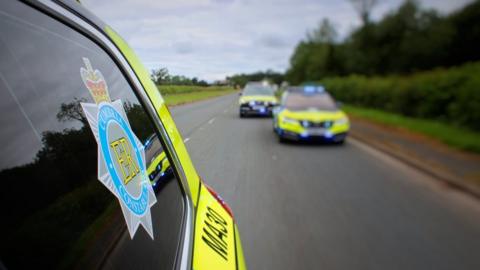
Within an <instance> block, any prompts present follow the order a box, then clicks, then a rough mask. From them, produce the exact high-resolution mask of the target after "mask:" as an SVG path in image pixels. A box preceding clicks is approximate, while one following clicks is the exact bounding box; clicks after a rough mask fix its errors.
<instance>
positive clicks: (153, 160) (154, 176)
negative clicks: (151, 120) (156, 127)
mask: <svg viewBox="0 0 480 270" xmlns="http://www.w3.org/2000/svg"><path fill="white" fill-rule="evenodd" d="M144 147H145V159H146V161H147V175H148V178H149V179H150V183H151V184H152V186H153V190H155V191H158V190H159V189H160V188H161V186H162V184H163V183H165V181H167V180H168V179H169V178H171V177H173V170H172V167H171V166H170V161H169V160H168V158H167V155H166V154H165V152H164V151H163V148H162V145H161V143H160V140H159V139H158V136H157V134H152V135H151V136H150V137H149V138H148V139H147V140H146V141H145V143H144Z"/></svg>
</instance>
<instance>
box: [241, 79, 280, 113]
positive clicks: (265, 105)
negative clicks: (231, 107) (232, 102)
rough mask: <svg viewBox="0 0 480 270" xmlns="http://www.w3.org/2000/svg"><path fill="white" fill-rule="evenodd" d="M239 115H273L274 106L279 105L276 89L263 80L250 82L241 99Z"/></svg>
mask: <svg viewBox="0 0 480 270" xmlns="http://www.w3.org/2000/svg"><path fill="white" fill-rule="evenodd" d="M238 102H239V105H240V108H239V115H240V117H245V116H249V115H257V116H271V115H272V111H273V107H274V106H275V105H277V98H276V97H275V95H274V89H273V87H271V86H270V85H268V84H265V83H261V82H249V83H247V84H246V85H245V88H244V89H243V91H242V94H241V97H240V99H239V101H238Z"/></svg>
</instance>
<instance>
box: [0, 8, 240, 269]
mask: <svg viewBox="0 0 480 270" xmlns="http://www.w3.org/2000/svg"><path fill="white" fill-rule="evenodd" d="M0 25H1V27H0V41H1V42H0V55H1V61H0V112H1V116H0V122H1V123H2V132H0V139H1V141H2V142H3V146H2V147H0V179H1V181H2V184H3V185H2V188H0V211H1V213H2V222H0V231H2V239H1V241H0V269H195V270H211V269H213V270H214V269H221V270H223V269H227V270H228V269H231V270H238V269H240V270H243V269H245V261H244V258H243V251H242V246H241V243H240V235H239V232H238V229H237V225H236V223H235V221H234V218H233V215H232V211H231V210H230V208H229V207H228V205H227V204H226V203H225V202H224V200H223V199H222V198H221V197H220V196H219V195H218V194H217V193H216V192H215V191H213V190H212V189H211V188H209V187H207V186H206V185H205V183H204V182H203V181H201V179H200V177H199V176H198V174H197V172H196V170H195V168H194V166H193V164H192V161H191V160H190V156H189V154H188V152H187V149H186V147H185V145H184V142H183V139H182V137H181V135H180V133H179V131H178V129H177V127H176V125H175V123H174V121H173V119H172V117H171V115H170V112H169V111H168V108H167V106H166V104H165V102H164V100H163V98H162V95H161V94H160V92H159V91H158V89H157V87H156V86H155V84H154V83H153V82H152V81H151V79H150V76H149V72H148V71H147V70H146V69H145V68H144V67H143V65H142V64H141V62H140V60H139V59H138V58H137V56H136V55H135V53H134V52H133V50H132V49H131V48H130V47H129V46H128V45H127V44H126V43H125V41H124V40H123V39H122V38H121V37H120V36H119V35H118V34H117V33H116V32H115V31H113V30H112V29H111V28H110V27H109V26H108V25H106V24H105V23H103V22H102V21H101V20H100V19H98V18H97V17H95V16H94V15H92V14H91V13H90V12H89V11H87V10H86V9H84V8H83V7H82V6H81V4H79V3H78V2H77V1H47V0H38V1H15V0H11V1H0ZM169 173H170V174H169ZM162 174H163V176H162ZM166 175H169V177H166V178H164V176H166ZM154 185H155V186H157V185H160V186H161V188H160V187H158V188H155V187H154Z"/></svg>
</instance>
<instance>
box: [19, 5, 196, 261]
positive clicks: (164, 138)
mask: <svg viewBox="0 0 480 270" xmlns="http://www.w3.org/2000/svg"><path fill="white" fill-rule="evenodd" d="M21 2H23V3H24V4H26V5H28V6H30V7H31V8H34V9H36V10H37V11H39V12H41V13H43V14H44V15H45V16H49V17H51V18H53V19H55V20H56V21H58V22H59V23H62V24H64V25H65V26H67V27H69V28H71V29H72V31H76V32H78V33H79V34H81V35H83V36H84V37H86V38H88V39H89V40H91V41H92V42H93V43H94V44H95V45H96V46H98V47H99V48H100V49H102V50H103V51H104V52H105V53H106V55H108V57H109V58H110V59H111V60H112V61H113V62H114V63H115V65H116V66H117V68H118V69H119V71H120V72H121V74H122V75H123V76H124V78H125V79H126V80H127V82H128V83H129V85H130V87H131V88H132V91H133V92H134V94H135V96H136V97H137V98H138V100H139V102H140V103H141V105H142V107H143V108H144V110H145V113H146V114H147V115H148V117H149V118H150V120H151V121H152V124H153V126H154V129H155V131H156V132H158V133H159V135H160V136H159V140H160V143H161V144H162V147H163V149H164V151H165V153H166V155H167V157H168V158H169V159H170V161H172V163H171V164H170V165H171V166H172V168H173V171H174V173H175V176H176V178H177V180H176V181H178V182H179V184H180V189H181V191H182V196H183V207H184V211H183V217H182V223H181V227H182V228H181V230H180V236H179V243H178V245H177V250H176V258H175V264H174V268H175V269H178V270H184V269H191V266H192V249H193V232H194V219H193V218H194V216H195V213H194V211H195V208H194V206H193V201H192V195H191V192H190V188H189V185H188V181H187V178H186V174H185V172H184V170H183V167H182V164H181V162H180V159H179V158H178V155H177V153H176V151H175V148H174V146H173V143H172V142H171V140H170V137H169V135H168V133H167V129H166V127H165V125H164V124H163V121H162V119H161V118H160V117H159V115H158V114H157V112H156V109H155V106H154V105H153V103H152V101H151V100H150V98H149V97H148V95H147V94H146V91H145V89H144V87H143V86H142V84H141V82H140V80H139V78H138V77H137V75H136V73H135V72H134V70H133V68H132V67H131V66H130V64H129V63H128V61H127V60H126V58H125V57H124V55H123V54H122V52H121V51H120V50H119V49H118V47H117V46H116V45H115V44H114V43H113V41H111V40H110V38H109V37H108V36H107V35H106V34H105V33H104V32H103V31H102V30H101V28H100V27H99V26H98V25H94V24H93V23H91V22H89V21H87V20H86V19H85V18H83V16H79V14H76V12H74V10H72V9H69V8H68V7H66V6H65V5H64V4H62V3H57V2H53V1H48V0H38V1H28V0H21ZM165 106H166V105H165Z"/></svg>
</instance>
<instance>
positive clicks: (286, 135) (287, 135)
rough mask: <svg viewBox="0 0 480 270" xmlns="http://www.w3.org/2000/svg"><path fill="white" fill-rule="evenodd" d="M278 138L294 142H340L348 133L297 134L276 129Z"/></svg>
mask: <svg viewBox="0 0 480 270" xmlns="http://www.w3.org/2000/svg"><path fill="white" fill-rule="evenodd" d="M276 132H277V134H278V136H279V137H280V138H282V139H288V140H294V141H322V142H342V141H344V140H345V138H346V137H347V135H348V132H340V133H335V134H334V133H332V132H330V131H328V130H327V131H325V133H324V134H309V133H308V132H302V133H297V132H293V131H289V130H285V129H279V128H278V129H276Z"/></svg>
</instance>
